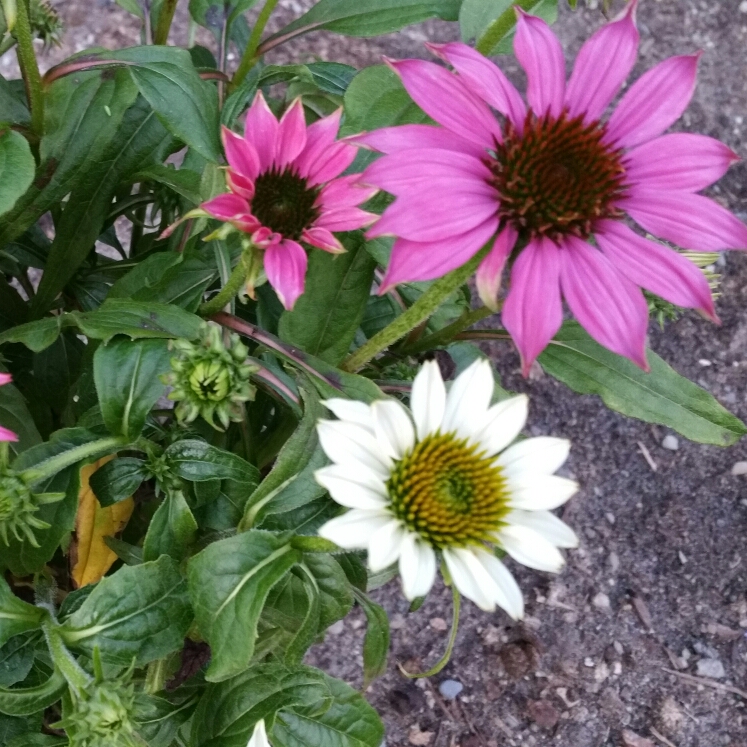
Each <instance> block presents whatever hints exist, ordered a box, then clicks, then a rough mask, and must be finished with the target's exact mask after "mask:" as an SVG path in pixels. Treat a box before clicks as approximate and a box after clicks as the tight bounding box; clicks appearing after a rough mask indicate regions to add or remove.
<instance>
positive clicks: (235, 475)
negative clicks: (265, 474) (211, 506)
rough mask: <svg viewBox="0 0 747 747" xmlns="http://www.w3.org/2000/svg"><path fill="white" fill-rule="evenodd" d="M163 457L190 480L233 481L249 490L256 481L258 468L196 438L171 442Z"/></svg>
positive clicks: (176, 471)
mask: <svg viewBox="0 0 747 747" xmlns="http://www.w3.org/2000/svg"><path fill="white" fill-rule="evenodd" d="M164 458H165V460H166V461H167V462H168V464H169V466H170V467H171V469H172V471H173V472H174V474H175V475H178V476H179V477H181V478H183V479H184V480H189V481H190V482H204V481H206V480H215V479H219V480H233V481H234V482H240V483H243V484H245V485H247V486H249V488H248V489H249V490H251V489H252V488H253V487H254V486H255V485H257V483H258V482H259V470H257V468H256V467H255V466H254V465H253V464H250V463H249V462H247V461H246V459H242V458H241V457H240V456H238V455H237V454H232V453H231V452H230V451H223V450H222V449H219V448H217V447H215V446H211V445H210V444H209V443H207V442H206V441H199V440H198V439H196V438H189V439H184V440H182V441H177V442H176V443H173V444H171V446H169V447H168V449H166V451H165V452H164Z"/></svg>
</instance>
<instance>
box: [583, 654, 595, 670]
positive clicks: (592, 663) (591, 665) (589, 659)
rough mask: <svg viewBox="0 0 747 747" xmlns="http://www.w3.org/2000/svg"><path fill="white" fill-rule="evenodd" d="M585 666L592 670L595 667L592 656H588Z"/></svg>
mask: <svg viewBox="0 0 747 747" xmlns="http://www.w3.org/2000/svg"><path fill="white" fill-rule="evenodd" d="M584 666H585V667H589V669H592V668H593V667H594V659H592V658H591V656H587V657H586V658H585V659H584Z"/></svg>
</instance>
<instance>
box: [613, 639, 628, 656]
mask: <svg viewBox="0 0 747 747" xmlns="http://www.w3.org/2000/svg"><path fill="white" fill-rule="evenodd" d="M612 645H613V646H614V647H615V651H617V653H618V655H619V656H622V655H623V654H624V653H625V648H624V647H623V645H622V643H620V641H614V642H613V644H612Z"/></svg>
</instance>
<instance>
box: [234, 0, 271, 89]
mask: <svg viewBox="0 0 747 747" xmlns="http://www.w3.org/2000/svg"><path fill="white" fill-rule="evenodd" d="M277 4H278V0H267V2H266V3H265V7H264V8H262V11H261V12H260V14H259V15H258V16H257V21H256V23H255V24H254V28H253V29H252V35H251V36H250V37H249V42H248V43H247V45H246V49H245V50H244V54H243V55H242V57H241V62H240V63H239V66H238V68H237V69H236V72H235V73H234V76H233V80H232V81H231V88H232V89H236V88H237V87H238V86H240V85H241V84H242V83H243V82H244V78H246V76H247V74H248V73H249V71H250V70H251V69H252V68H253V67H254V66H255V65H256V64H257V61H258V60H259V57H260V55H258V54H257V50H258V49H259V42H260V41H261V39H262V33H263V32H264V30H265V26H266V25H267V21H269V20H270V16H271V15H272V11H273V10H275V6H276V5H277Z"/></svg>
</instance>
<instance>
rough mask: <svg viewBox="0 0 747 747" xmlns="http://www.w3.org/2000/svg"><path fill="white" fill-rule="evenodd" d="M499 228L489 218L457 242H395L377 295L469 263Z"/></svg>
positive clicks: (434, 276)
mask: <svg viewBox="0 0 747 747" xmlns="http://www.w3.org/2000/svg"><path fill="white" fill-rule="evenodd" d="M497 228H498V219H497V218H492V219H490V220H488V221H485V222H484V223H483V224H481V225H479V226H477V227H476V228H473V229H471V230H470V231H466V232H465V233H464V234H462V235H461V236H459V238H458V239H457V240H455V239H453V238H447V239H441V240H439V241H427V242H419V241H410V240H408V239H397V240H396V241H395V242H394V246H393V247H392V254H391V258H390V260H389V266H388V267H387V270H386V275H385V276H384V279H383V280H382V281H381V288H380V290H379V294H384V293H386V292H387V291H388V290H390V289H391V288H393V287H394V286H395V285H399V284H400V283H414V282H416V281H420V280H435V279H436V278H440V277H441V276H443V275H446V273H447V272H451V271H452V270H454V269H456V268H457V267H461V266H462V265H463V264H464V263H465V262H468V261H469V260H470V259H472V257H473V256H474V255H475V254H477V252H479V251H480V249H482V247H483V246H485V243H486V242H487V241H488V240H489V239H490V237H491V236H492V235H493V234H494V233H495V231H496V229H497Z"/></svg>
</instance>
